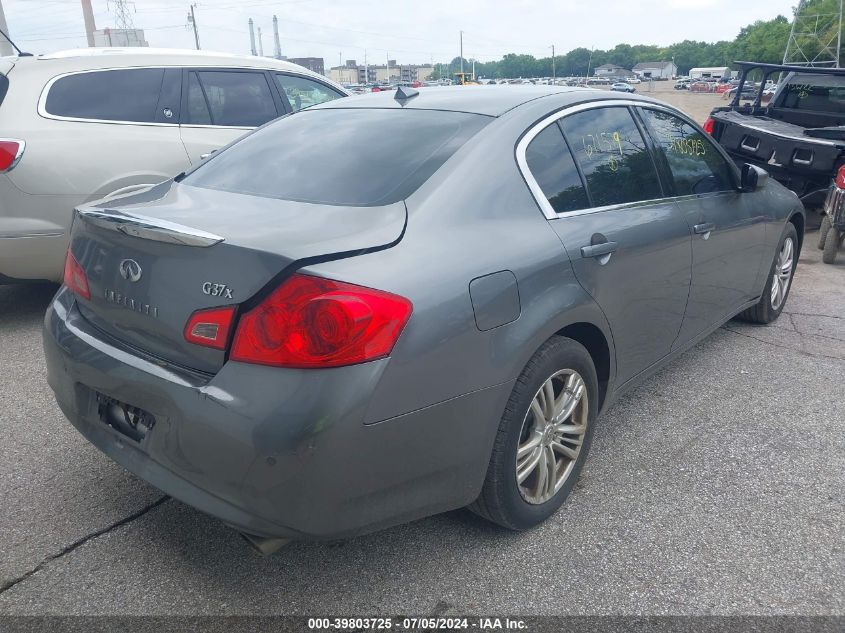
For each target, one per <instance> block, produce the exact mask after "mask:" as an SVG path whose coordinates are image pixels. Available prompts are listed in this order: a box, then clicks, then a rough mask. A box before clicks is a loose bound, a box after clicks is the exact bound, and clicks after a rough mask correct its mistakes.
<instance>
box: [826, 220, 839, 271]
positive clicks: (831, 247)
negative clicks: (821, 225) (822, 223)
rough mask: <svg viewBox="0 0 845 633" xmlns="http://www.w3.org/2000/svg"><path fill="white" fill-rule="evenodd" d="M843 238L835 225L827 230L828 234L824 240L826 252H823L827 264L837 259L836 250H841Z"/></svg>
mask: <svg viewBox="0 0 845 633" xmlns="http://www.w3.org/2000/svg"><path fill="white" fill-rule="evenodd" d="M841 239H842V234H841V233H840V232H839V230H838V229H837V228H836V227H835V226H831V227H830V228H829V229H828V230H827V236H826V237H825V240H824V252H822V261H823V262H824V263H825V264H832V263H833V262H835V261H836V251H838V250H839V242H840V240H841Z"/></svg>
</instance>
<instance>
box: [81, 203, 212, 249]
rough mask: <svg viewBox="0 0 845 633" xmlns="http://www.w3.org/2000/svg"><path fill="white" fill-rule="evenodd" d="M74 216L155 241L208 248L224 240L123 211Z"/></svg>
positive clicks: (86, 211) (90, 211)
mask: <svg viewBox="0 0 845 633" xmlns="http://www.w3.org/2000/svg"><path fill="white" fill-rule="evenodd" d="M76 214H77V215H78V216H80V217H81V218H83V219H84V220H85V221H87V222H89V223H90V224H93V225H95V226H98V227H100V228H104V229H108V230H111V231H118V232H120V233H123V234H124V235H129V236H131V237H137V238H139V239H145V240H153V241H156V242H166V243H168V244H180V245H182V246H197V247H208V246H214V245H215V244H219V243H220V242H223V241H224V240H225V238H223V237H221V236H219V235H215V234H214V233H209V232H207V231H202V230H200V229H194V228H191V227H188V226H184V225H182V224H177V223H175V222H169V221H168V220H161V219H159V218H151V217H148V216H144V215H138V214H134V213H128V212H126V211H116V210H100V209H76Z"/></svg>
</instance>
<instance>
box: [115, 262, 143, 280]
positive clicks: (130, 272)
mask: <svg viewBox="0 0 845 633" xmlns="http://www.w3.org/2000/svg"><path fill="white" fill-rule="evenodd" d="M120 276H121V277H123V278H124V279H126V280H128V281H132V282H135V281H138V280H139V279H140V278H141V265H140V264H139V263H138V262H136V261H135V260H134V259H124V260H123V261H122V262H120Z"/></svg>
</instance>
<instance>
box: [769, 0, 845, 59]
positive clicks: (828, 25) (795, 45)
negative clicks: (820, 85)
mask: <svg viewBox="0 0 845 633" xmlns="http://www.w3.org/2000/svg"><path fill="white" fill-rule="evenodd" d="M838 4H839V9H838V11H837V10H834V11H835V12H834V13H810V11H813V10H818V9H816V8H815V6H814V5H813V3H812V2H810V1H809V0H801V1H800V2H799V3H798V8H797V9H795V15H794V17H793V18H792V28H791V29H790V33H789V40H788V41H787V44H786V50H785V51H784V54H783V63H784V64H791V65H793V66H832V67H833V68H839V67H840V63H841V61H840V60H841V53H842V27H843V6H845V2H843V0H839V3H838Z"/></svg>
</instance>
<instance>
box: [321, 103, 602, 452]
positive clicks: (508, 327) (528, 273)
mask: <svg viewBox="0 0 845 633" xmlns="http://www.w3.org/2000/svg"><path fill="white" fill-rule="evenodd" d="M543 112H545V109H544V110H543ZM538 118H539V115H538ZM530 122H531V120H526V119H525V118H524V117H513V119H511V118H502V119H500V120H497V121H494V122H493V123H491V124H489V125H488V126H487V128H485V129H484V130H483V131H482V132H481V133H479V135H478V136H477V137H476V138H475V139H473V140H472V141H470V142H469V143H468V144H467V145H466V146H464V147H463V148H462V149H461V150H460V151H459V152H458V153H457V154H456V155H455V156H453V157H452V158H451V159H450V160H449V161H448V162H447V163H446V164H445V165H444V166H443V167H442V168H441V169H440V170H439V171H438V172H437V173H436V174H435V175H434V177H433V178H432V179H430V180H429V181H428V182H427V183H426V184H425V185H423V186H422V187H421V188H420V189H419V190H418V191H417V192H416V193H414V194H413V195H412V196H411V197H410V198H409V200H408V202H407V204H408V226H407V229H406V232H405V235H404V237H403V239H402V241H401V242H400V243H399V245H398V246H396V247H394V248H391V249H388V250H384V251H380V252H377V253H370V254H367V255H364V256H360V257H352V258H349V259H344V260H339V261H334V262H326V263H321V264H316V265H312V266H309V267H308V268H307V269H306V272H310V273H313V274H318V275H322V276H326V277H331V278H334V279H340V280H343V281H349V282H351V283H357V284H362V285H366V286H372V287H375V288H380V289H383V290H387V291H389V292H395V293H397V294H400V295H402V296H405V297H407V298H409V299H410V300H411V301H412V302H413V304H414V312H413V315H412V316H411V319H410V321H409V322H408V324H407V326H406V328H405V330H404V332H403V333H402V336H401V337H400V339H399V341H398V343H397V345H396V347H395V348H394V350H393V353H392V355H391V359H390V363H389V365H388V366H387V368H386V370H385V372H384V375H383V376H382V379H381V381H380V382H379V384H378V386H377V388H376V390H375V392H374V395H373V398H372V402H371V404H370V407H369V410H368V412H367V416H366V421H367V422H368V423H372V422H377V421H381V420H385V419H388V418H390V417H393V416H396V415H400V414H402V413H406V412H408V411H412V410H415V409H420V408H422V407H426V406H429V405H431V404H435V403H438V402H442V401H445V400H449V399H451V398H455V397H458V396H461V395H463V394H467V393H470V392H474V391H477V390H481V389H485V388H487V387H491V386H495V385H502V384H505V383H510V382H512V381H514V380H515V379H516V378H517V377H518V376H519V374H520V372H521V371H522V369H523V368H524V367H525V365H526V363H527V362H528V360H529V359H530V358H531V356H532V355H533V354H534V352H535V351H536V350H537V349H538V348H539V347H540V346H541V345H542V344H543V342H545V341H546V340H547V339H548V338H549V337H551V336H553V335H554V334H555V333H556V332H557V331H559V330H560V329H561V328H563V327H565V326H566V325H569V324H571V323H576V322H588V323H591V324H594V325H596V326H597V327H599V329H601V330H602V331H603V332H604V333H605V336H606V338H607V339H608V341H612V338H611V335H610V331H609V328H608V326H607V323H606V321H605V320H604V317H603V316H602V314H601V311H600V310H599V308H598V307H597V306H596V305H595V303H594V302H593V301H592V299H591V298H590V297H589V295H587V293H586V292H585V291H584V290H583V289H582V288H581V286H580V285H579V284H578V282H577V280H576V279H575V276H574V274H573V271H572V267H571V265H570V262H569V258H568V256H567V254H566V252H565V250H564V247H563V245H562V244H561V241H560V239H559V238H558V236H557V234H556V233H555V232H554V231H553V230H552V228H551V227H550V226H549V223H548V221H547V220H546V219H545V218H544V216H543V215H542V213H541V211H540V209H539V208H538V206H537V204H536V202H535V201H534V198H533V197H532V195H531V193H530V191H529V190H528V187H527V185H526V184H525V182H524V180H523V179H522V176H521V174H520V173H519V171H518V168H517V165H516V161H515V158H514V147H515V144H516V141H517V139H518V137H519V136H520V135H521V133H522V132H523V131H524V129H525V128H527V127H528V125H530ZM503 270H507V271H511V272H512V273H513V274H514V276H515V277H516V279H517V284H518V293H519V302H520V313H519V317H518V318H517V319H516V320H514V321H512V322H510V323H507V324H505V325H501V326H499V327H495V328H493V329H489V330H486V331H483V332H482V331H480V330H479V328H478V327H477V325H476V321H475V316H474V313H473V306H472V301H471V298H470V293H469V285H470V282H471V281H472V280H473V279H476V278H478V277H481V276H484V275H489V274H491V273H495V272H498V271H503ZM611 348H612V344H611ZM613 365H614V363H611V366H613ZM497 423H498V419H496V420H491V421H490V426H489V428H490V430H491V433H492V432H494V431H495V428H496V425H497ZM488 439H489V441H490V442H492V435H490V436H489V438H488Z"/></svg>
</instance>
